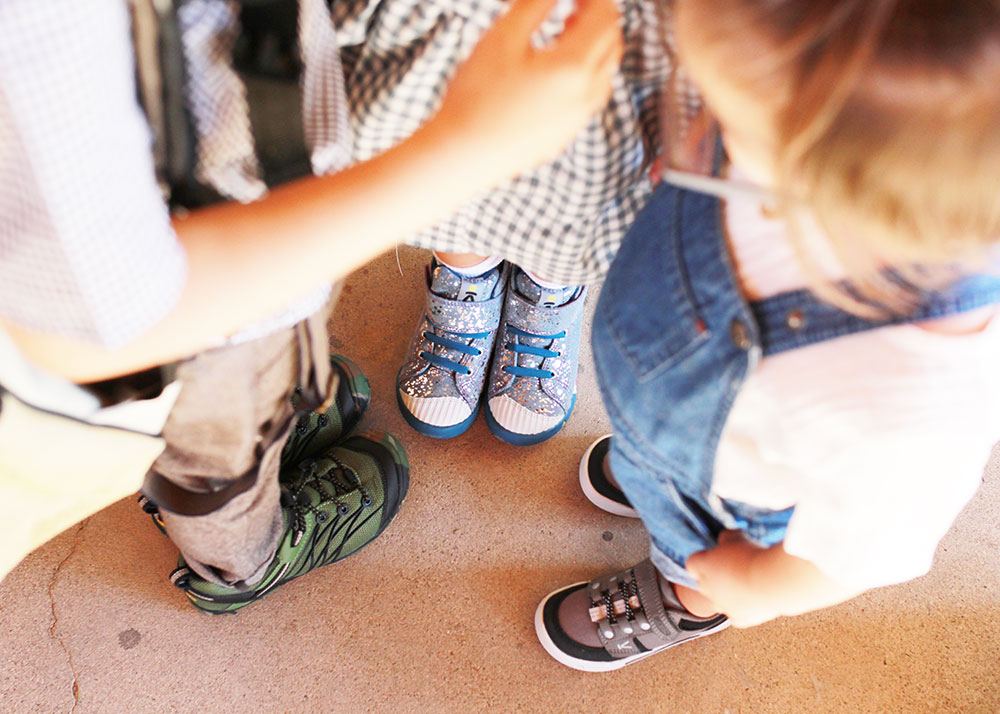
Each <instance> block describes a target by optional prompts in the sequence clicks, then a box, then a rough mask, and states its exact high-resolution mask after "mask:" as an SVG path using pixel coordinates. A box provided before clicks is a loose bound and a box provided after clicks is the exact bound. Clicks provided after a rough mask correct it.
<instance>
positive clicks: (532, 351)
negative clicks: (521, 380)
mask: <svg viewBox="0 0 1000 714" xmlns="http://www.w3.org/2000/svg"><path fill="white" fill-rule="evenodd" d="M507 329H508V330H510V333H511V334H512V335H514V336H515V337H517V338H518V341H517V342H508V343H507V344H506V345H504V348H505V349H508V350H510V351H511V352H513V353H514V354H517V355H533V356H535V357H541V358H542V360H543V361H544V360H545V359H546V358H549V357H559V356H560V355H562V352H556V351H554V350H550V349H547V348H545V347H535V346H534V345H529V344H523V343H522V342H521V341H520V340H521V338H526V339H531V340H541V341H548V343H549V344H551V343H552V342H553V341H555V340H559V339H562V338H564V337H566V330H562V331H561V332H557V333H555V334H554V335H536V334H534V333H532V332H526V331H525V330H521V329H518V328H517V327H514V326H513V325H507ZM503 371H504V372H506V373H507V374H512V375H514V376H515V377H534V378H537V379H551V378H552V377H554V376H555V372H553V371H551V370H548V369H536V368H534V367H521V366H520V365H518V364H512V365H507V366H505V367H504V368H503Z"/></svg>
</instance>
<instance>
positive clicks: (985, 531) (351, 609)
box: [0, 249, 1000, 714]
mask: <svg viewBox="0 0 1000 714" xmlns="http://www.w3.org/2000/svg"><path fill="white" fill-rule="evenodd" d="M424 255H425V254H424V253H422V252H420V251H417V250H413V249H401V250H400V257H401V262H402V269H403V273H404V276H403V277H401V276H400V275H399V272H398V271H397V268H396V259H395V256H393V255H392V254H389V255H386V256H383V257H382V258H381V259H380V260H378V261H377V262H376V263H374V264H373V265H371V266H369V267H368V268H366V269H364V270H362V271H360V272H359V273H358V274H356V275H355V276H354V277H353V278H351V280H350V281H349V282H348V284H347V286H346V287H345V291H344V296H343V298H342V300H341V303H340V305H339V307H338V310H337V313H336V315H335V319H334V329H333V337H332V341H331V342H332V347H333V349H334V350H337V351H343V352H345V353H346V354H349V355H350V356H352V357H353V358H354V359H355V360H357V361H358V362H359V363H360V364H361V365H362V366H363V367H364V369H365V370H366V372H367V373H368V375H369V377H370V379H371V382H372V387H373V391H374V394H375V399H376V401H375V402H374V404H373V406H372V409H371V412H370V414H369V415H368V416H367V417H366V420H365V424H366V425H369V426H378V427H381V428H385V429H388V430H389V431H392V432H393V433H395V434H397V435H399V436H400V437H401V439H402V441H403V443H404V444H405V446H406V447H407V449H408V450H409V454H410V459H411V461H412V462H413V464H414V469H413V482H412V486H411V489H410V496H409V499H408V500H407V502H406V505H405V506H404V508H403V511H402V512H401V514H400V516H399V518H398V519H397V521H396V522H395V523H394V524H393V526H392V527H391V528H390V529H389V530H388V531H387V532H386V534H385V535H384V536H383V537H382V538H381V539H380V540H379V541H378V542H377V543H375V544H373V545H372V546H371V547H370V548H368V549H366V550H365V551H364V552H363V553H361V554H359V555H358V556H356V557H353V558H350V559H348V560H347V561H344V562H343V563H340V564H337V565H334V566H332V567H329V568H326V569H323V570H321V571H319V572H316V573H312V574H310V575H308V576H307V577H304V578H302V579H300V580H298V581H296V582H294V583H292V584H290V585H288V586H285V587H284V588H282V589H281V590H280V591H278V592H275V593H274V594H272V595H270V596H269V597H268V598H267V599H266V600H265V601H263V602H261V603H258V604H256V605H254V606H253V607H250V608H248V609H247V610H245V611H243V612H241V613H239V614H237V615H235V616H228V617H211V616H207V615H202V614H200V613H198V612H196V611H195V610H194V609H192V608H191V607H190V606H189V605H188V604H187V602H186V600H185V598H184V597H183V596H182V595H181V593H180V592H179V591H177V590H175V589H174V588H173V587H171V585H170V584H169V583H168V581H167V577H166V576H167V573H168V572H169V571H170V570H171V568H172V567H173V564H174V561H175V558H176V553H175V551H174V549H173V547H172V546H171V544H170V542H169V541H168V540H167V539H165V538H163V537H162V536H161V535H160V534H159V533H158V532H157V531H156V530H154V529H153V527H152V525H151V524H150V522H149V519H148V518H147V517H145V516H144V515H143V514H142V513H141V512H140V511H139V509H138V507H137V506H136V504H135V502H134V499H126V500H125V501H122V502H120V503H117V504H114V505H113V506H111V507H109V508H108V509H106V510H104V511H102V512H101V513H98V514H97V515H95V516H94V517H92V518H90V519H88V520H87V521H86V522H84V523H82V524H80V525H79V526H77V527H76V528H73V529H71V530H70V531H69V532H67V533H64V534H63V535H61V536H60V537H58V538H56V539H55V540H54V541H52V542H51V543H49V544H48V545H46V546H45V547H44V548H42V549H41V550H39V551H38V552H36V553H34V554H32V555H31V556H30V557H29V558H28V559H27V560H25V561H24V562H23V563H22V564H21V565H20V566H19V567H18V568H17V569H16V570H15V571H14V572H13V573H12V574H11V575H10V576H9V577H7V579H6V580H5V581H4V582H3V583H2V585H0V638H2V644H0V651H2V652H3V657H2V664H3V667H2V675H0V711H2V712H3V713H8V712H11V713H14V712H16V713H18V714H20V713H22V712H69V711H76V712H94V713H101V714H104V713H106V712H113V713H117V712H130V713H131V712H189V711H197V710H199V709H200V710H207V711H216V710H218V711H227V712H311V713H316V712H393V713H395V712H435V713H437V712H480V711H486V710H492V711H499V712H584V711H586V712H609V713H612V712H623V711H624V712H636V713H639V712H693V713H698V714H700V713H702V712H718V713H720V714H722V713H731V714H736V712H748V713H749V712H754V713H758V712H759V713H763V712H794V713H796V714H799V713H803V714H804V713H806V712H919V713H921V714H925V713H929V712H964V713H967V714H972V713H973V712H994V713H996V712H998V711H1000V461H998V460H997V459H994V461H993V463H992V464H991V466H990V467H989V468H988V469H987V472H986V476H985V479H984V484H983V488H982V489H981V491H980V493H979V495H978V496H977V497H976V499H975V500H974V501H973V502H972V504H971V505H970V506H969V507H968V508H967V509H966V511H965V513H964V514H963V515H962V516H961V518H960V519H959V521H958V523H957V524H956V526H955V528H954V529H953V531H952V533H951V534H950V535H949V536H948V537H947V538H946V539H945V541H944V543H943V544H942V546H941V548H940V552H939V555H938V560H937V565H936V567H935V569H934V572H932V573H931V574H930V575H928V576H927V577H925V578H921V579H920V580H917V581H915V582H912V583H909V584H906V585H903V586H898V587H893V588H887V589H883V590H881V591H877V592H873V593H869V594H868V595H866V596H864V597H862V598H860V599H858V600H856V601H855V602H852V603H849V604H846V605H843V606H840V607H837V608H833V609H830V610H826V611H823V612H819V613H814V614H811V615H808V616H804V617H799V618H795V619H785V620H779V621H777V622H772V623H769V624H767V625H764V626H761V627H758V628H756V629H753V630H745V631H736V630H728V631H726V632H723V633H721V634H719V635H717V636H715V637H712V638H708V639H705V640H702V641H699V642H696V643H692V644H689V645H685V646H683V647H680V648H678V649H676V650H673V651H672V652H670V653H665V654H662V655H658V656H656V657H653V658H651V659H649V660H646V661H645V662H642V663H639V664H636V665H635V666H633V667H629V668H627V669H625V670H622V671H620V672H618V673H613V674H606V675H594V674H583V673H580V672H575V671H572V670H569V669H566V668H564V667H562V666H561V665H559V664H557V663H556V662H554V661H553V660H551V659H549V657H548V656H547V655H546V654H545V653H544V652H543V651H542V649H541V647H540V646H539V645H538V643H537V642H536V640H535V634H534V630H533V627H532V614H533V612H534V609H535V606H536V604H537V603H538V601H539V599H540V598H541V597H542V596H544V595H545V594H546V593H547V592H549V591H550V590H551V589H553V588H554V587H556V586H560V585H563V584H566V583H568V582H572V581H575V580H579V579H584V578H587V577H589V576H592V575H595V574H597V573H598V572H599V571H602V570H604V569H610V568H614V567H617V566H620V565H627V564H631V563H632V562H634V561H636V560H638V559H640V558H642V557H643V556H644V554H645V547H646V544H645V539H644V537H643V531H642V527H641V526H640V525H639V523H638V522H633V521H629V520H625V519H620V518H616V517H614V516H610V515H607V514H604V513H602V512H599V511H597V510H596V509H594V508H593V507H592V506H591V505H590V504H589V503H588V502H587V501H586V500H585V499H584V497H583V495H582V494H581V493H580V491H579V489H578V487H577V483H576V469H577V460H578V459H579V457H580V455H581V454H582V452H583V450H584V449H585V448H586V446H587V444H589V443H590V441H591V439H592V438H594V437H595V436H597V435H600V434H602V433H604V432H605V431H606V429H607V421H606V417H605V416H604V414H603V412H602V410H601V405H600V400H599V399H598V397H597V391H596V387H595V384H594V372H593V368H592V366H591V363H590V357H589V354H585V355H584V359H583V364H582V367H581V376H580V399H579V403H578V406H577V411H576V413H575V415H574V416H573V419H572V420H571V422H570V424H569V425H568V426H567V428H566V429H565V431H564V433H563V434H561V435H560V436H559V437H557V438H555V439H553V440H552V441H550V442H548V443H546V444H543V445H540V446H537V447H533V448H526V449H518V448H514V447H510V446H506V445H504V444H502V443H500V442H498V441H496V440H495V439H494V438H493V437H492V436H491V435H490V434H489V432H488V430H487V429H486V427H485V425H484V424H483V422H482V420H481V419H480V420H479V421H478V422H477V423H476V424H475V425H474V426H473V427H472V429H470V431H469V432H467V433H466V434H465V435H463V436H461V437H459V438H457V439H454V440H452V441H447V442H438V441H433V440H431V439H427V438H424V437H421V436H418V435H417V434H416V433H414V432H413V431H411V430H410V429H409V428H408V427H407V426H406V425H405V423H404V422H403V420H402V418H401V417H400V416H399V413H398V411H397V408H396V404H395V400H394V398H393V384H394V378H395V373H396V370H397V368H398V366H399V363H400V360H401V358H402V355H403V353H404V350H405V348H406V344H407V341H408V339H409V335H410V330H411V329H412V326H413V324H414V322H415V320H416V319H417V316H418V313H419V312H420V310H421V305H422V299H423V298H422V293H421V284H422V279H423V278H422V273H423V270H422V264H423V261H424ZM591 306H593V300H592V301H591Z"/></svg>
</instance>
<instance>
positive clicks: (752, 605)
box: [687, 531, 862, 627]
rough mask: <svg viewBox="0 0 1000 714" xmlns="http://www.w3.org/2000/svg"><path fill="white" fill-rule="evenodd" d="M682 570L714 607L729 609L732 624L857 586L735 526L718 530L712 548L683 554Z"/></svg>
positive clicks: (853, 592)
mask: <svg viewBox="0 0 1000 714" xmlns="http://www.w3.org/2000/svg"><path fill="white" fill-rule="evenodd" d="M687 570H688V572H689V573H691V574H692V575H693V576H694V577H695V579H696V580H697V581H698V588H699V591H700V593H701V594H702V595H704V596H705V597H707V598H708V599H709V600H711V601H712V606H713V607H714V609H715V611H716V612H723V613H725V614H726V615H728V616H729V618H730V619H731V620H732V622H733V625H734V626H736V627H751V626H753V625H759V624H761V623H763V622H767V621H768V620H773V619H774V618H776V617H780V616H782V615H801V614H803V613H806V612H811V611H813V610H820V609H822V608H824V607H830V606H831V605H837V604H838V603H842V602H844V601H846V600H850V599H851V598H853V597H856V596H857V595H860V594H861V592H862V591H859V590H857V589H855V588H849V587H846V586H844V585H842V584H840V583H837V582H834V581H833V580H831V579H830V578H828V577H827V576H826V575H824V574H823V573H822V572H821V571H820V570H819V568H817V567H816V566H815V565H813V564H812V563H810V562H809V561H807V560H803V559H802V558H797V557H795V556H794V555H789V554H788V553H786V552H785V549H784V548H783V547H782V545H781V544H780V543H779V544H778V545H775V546H772V547H770V548H762V547H760V546H757V545H754V544H753V543H750V542H748V541H747V540H745V539H744V538H743V537H742V535H741V534H740V533H738V532H734V531H726V532H725V533H723V534H722V536H720V538H719V545H718V546H716V547H715V548H712V549H711V550H704V551H702V552H700V553H695V554H694V555H692V556H691V557H690V558H688V561H687Z"/></svg>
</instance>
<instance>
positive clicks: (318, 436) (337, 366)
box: [281, 355, 372, 467]
mask: <svg viewBox="0 0 1000 714" xmlns="http://www.w3.org/2000/svg"><path fill="white" fill-rule="evenodd" d="M330 366H331V367H332V368H333V371H334V373H335V374H338V375H339V376H340V383H339V384H338V386H337V393H336V394H335V395H334V399H333V402H332V404H331V405H330V407H329V408H328V409H326V411H322V412H320V411H312V412H309V413H308V414H304V415H303V416H302V417H301V418H300V419H299V421H298V423H297V424H296V425H295V428H294V429H293V430H292V434H291V436H289V437H288V441H287V443H286V444H285V448H284V449H283V450H282V452H281V463H282V465H283V466H286V467H287V466H288V465H289V464H292V465H294V464H298V463H299V462H300V461H302V460H303V459H308V458H311V457H313V456H315V455H317V454H322V453H324V452H325V451H327V450H328V449H329V448H330V447H332V446H333V445H334V444H336V443H337V442H338V441H340V440H341V439H342V438H344V437H345V436H347V435H348V434H349V433H351V431H352V430H353V429H354V427H356V426H357V425H358V422H359V421H361V417H362V416H364V413H365V410H366V409H367V408H368V404H369V403H370V402H371V398H372V390H371V385H370V384H369V383H368V378H367V377H365V375H364V372H362V371H361V368H360V367H358V365H356V364H355V363H354V362H352V361H351V360H349V359H347V358H346V357H343V356H341V355H330ZM300 398H301V392H300V391H299V390H298V389H296V390H295V393H294V394H292V405H293V406H294V407H296V408H298V406H299V400H300Z"/></svg>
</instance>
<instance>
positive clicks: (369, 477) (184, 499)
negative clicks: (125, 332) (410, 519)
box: [144, 309, 409, 612]
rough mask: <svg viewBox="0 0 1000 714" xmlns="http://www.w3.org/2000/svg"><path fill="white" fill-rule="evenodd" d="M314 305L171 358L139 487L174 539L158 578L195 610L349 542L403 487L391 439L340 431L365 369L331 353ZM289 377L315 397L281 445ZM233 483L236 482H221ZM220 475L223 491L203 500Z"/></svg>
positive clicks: (219, 605) (327, 559) (249, 591)
mask: <svg viewBox="0 0 1000 714" xmlns="http://www.w3.org/2000/svg"><path fill="white" fill-rule="evenodd" d="M327 316H328V310H326V309H324V310H321V311H320V312H318V313H316V314H315V315H313V316H312V317H311V318H309V319H308V320H306V321H304V322H302V323H299V324H298V325H296V326H295V327H293V328H286V329H283V330H280V331H278V332H276V333H274V334H271V335H268V336H266V337H263V338H260V339H257V340H252V341H250V342H246V343H243V344H238V345H230V346H226V347H223V348H219V349H216V350H210V351H208V352H204V353H202V354H200V355H197V356H196V357H194V358H192V359H190V360H188V361H186V362H184V363H183V364H182V365H180V367H179V369H178V378H179V379H180V380H181V382H182V384H183V387H182V391H181V394H180V397H179V398H178V402H177V404H176V405H175V408H174V410H173V411H172V412H171V415H170V418H169V419H168V421H167V425H166V427H165V428H164V437H165V439H166V441H167V449H166V450H165V452H164V453H163V454H162V455H161V457H160V458H159V459H158V460H157V461H156V463H155V464H154V466H153V469H152V471H153V472H154V474H155V475H154V476H151V477H150V479H147V489H144V490H147V491H148V492H147V496H149V497H150V498H151V500H152V501H153V502H154V503H155V504H156V505H157V506H159V518H160V519H161V522H162V524H163V527H164V528H165V530H166V532H167V533H168V535H169V536H170V537H171V539H172V540H173V541H174V542H175V543H176V545H177V546H178V548H179V549H180V551H181V555H182V558H183V562H182V564H181V567H179V568H178V569H177V570H176V571H174V574H173V575H172V576H171V580H172V581H173V582H174V583H175V584H176V585H177V586H178V587H181V588H183V589H184V590H185V591H186V593H187V594H188V597H189V599H191V601H192V603H193V604H194V605H195V606H197V607H199V608H200V609H202V610H205V611H208V612H229V611H234V610H236V609H239V608H240V607H243V606H245V605H247V604H250V603H252V602H254V601H255V600H257V599H259V598H260V597H263V595H264V594H265V593H267V592H270V591H272V590H273V589H275V588H276V587H278V586H280V585H281V584H283V583H284V582H287V581H289V580H291V579H293V578H295V577H298V576H299V575H302V574H304V573H305V572H308V571H309V570H311V569H314V568H317V567H321V566H323V565H326V564H329V563H332V562H335V561H336V560H340V559H342V558H345V557H347V556H349V555H351V554H352V553H353V552H355V551H356V550H358V549H360V548H361V547H363V546H364V545H365V544H366V543H368V542H370V541H371V540H372V539H374V538H376V537H378V535H379V534H380V533H381V532H382V530H384V528H385V527H386V526H387V525H388V524H389V522H390V521H391V520H392V518H393V517H394V516H395V514H396V512H397V511H398V509H399V506H400V505H401V503H402V500H403V498H404V497H405V495H406V491H407V486H408V483H409V467H408V462H407V460H406V455H405V453H404V452H403V450H402V448H401V447H400V446H399V444H398V442H396V440H395V439H393V438H392V437H391V436H390V435H387V434H382V433H375V432H363V433H361V434H356V435H352V436H348V435H347V434H346V428H349V427H351V426H353V425H354V424H356V423H357V419H358V418H359V417H360V415H359V414H358V413H357V411H358V410H359V409H360V410H361V411H363V409H364V407H365V406H366V405H367V383H366V382H367V381H366V380H365V379H364V377H363V375H360V373H359V372H358V370H357V367H356V365H353V363H350V362H349V361H348V360H345V359H342V358H337V359H334V360H332V361H331V358H330V355H329V354H328V340H329V336H328V333H327V331H326V322H327ZM362 382H364V383H365V384H361V383H362ZM296 387H301V391H300V392H299V393H297V396H296V397H295V401H296V402H300V404H301V406H302V408H308V407H306V406H305V404H306V403H308V404H317V405H318V404H324V405H326V406H324V407H323V408H322V409H319V410H316V411H314V412H311V413H310V414H309V415H308V416H307V417H306V418H305V419H303V420H301V421H300V422H299V424H300V425H301V426H302V427H303V428H302V429H301V432H302V433H300V434H299V435H298V437H297V438H298V443H297V445H296V446H295V448H293V449H291V450H290V451H286V453H285V455H284V456H283V453H282V452H283V449H284V447H285V446H286V445H287V440H288V435H289V433H290V432H291V431H292V429H293V427H295V426H296V423H295V422H296V420H294V419H293V416H294V415H293V407H292V400H291V399H290V398H291V397H292V393H293V390H294V389H295V388H296ZM352 410H353V411H352ZM291 454H294V457H293V456H291ZM289 459H294V460H289ZM238 483H244V484H245V485H246V486H247V488H246V490H240V489H238V488H237V489H235V491H233V489H232V485H233V484H238ZM227 489H229V490H230V491H231V492H232V493H233V494H234V495H230V494H229V493H226V498H224V499H223V503H222V504H221V505H220V504H212V505H214V506H218V507H215V508H203V506H205V505H206V504H207V503H208V502H209V501H208V500H206V499H211V498H212V497H213V494H218V493H219V492H223V493H225V492H226V490H227ZM157 492H159V493H160V494H161V495H162V496H163V498H160V497H158V496H157ZM205 494H207V496H206V495H205ZM205 511H207V512H205ZM372 523H374V524H377V528H374V529H373V528H372V527H371V525H372ZM322 524H339V525H338V526H337V527H335V528H320V526H321V525H322ZM361 530H364V532H365V533H367V537H365V538H362V537H360V534H359V531H361ZM307 533H311V534H312V535H310V537H303V536H305V535H306V534H307Z"/></svg>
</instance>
